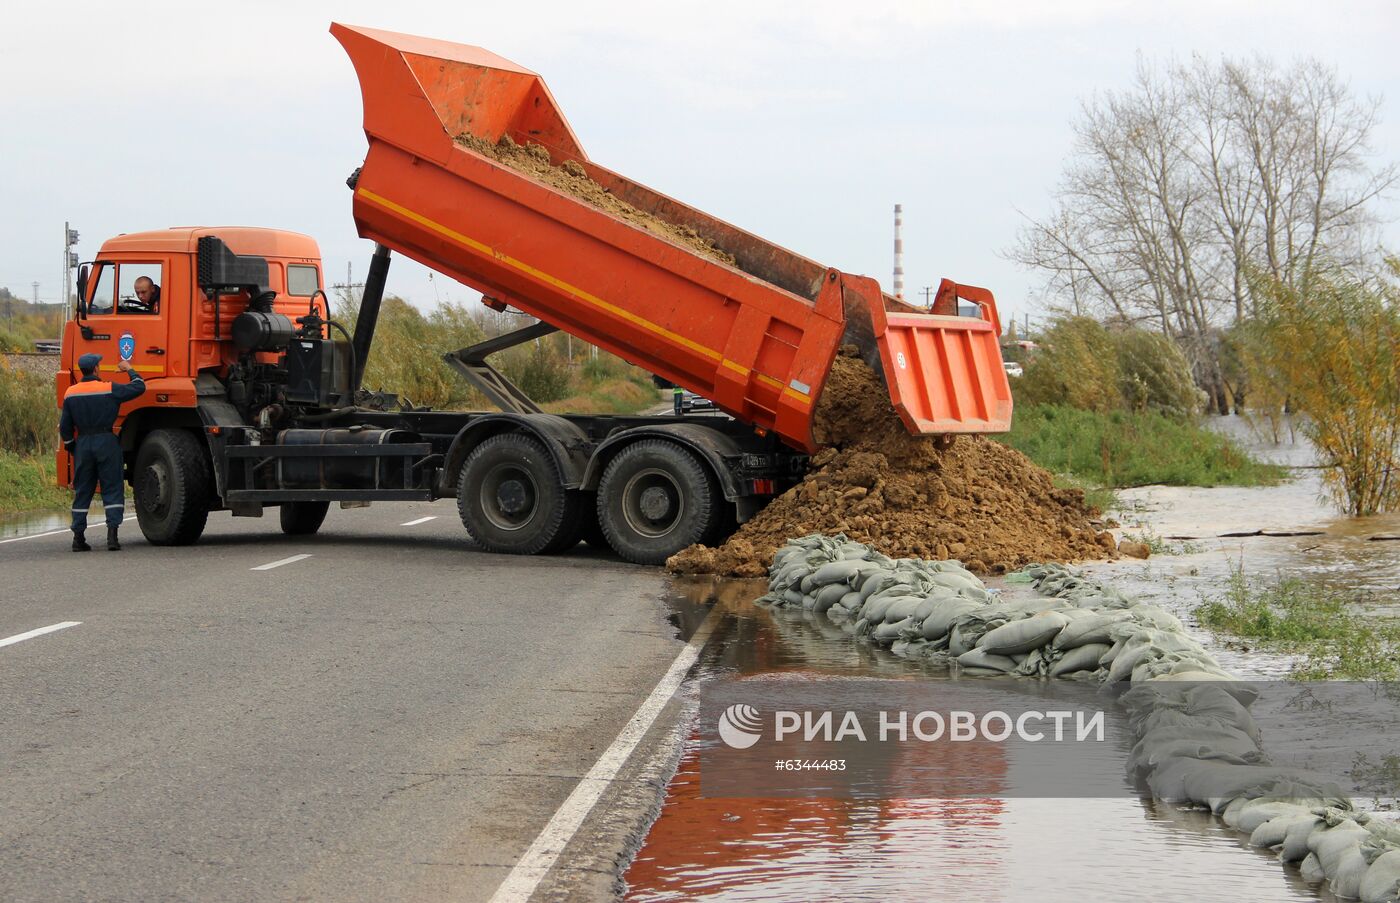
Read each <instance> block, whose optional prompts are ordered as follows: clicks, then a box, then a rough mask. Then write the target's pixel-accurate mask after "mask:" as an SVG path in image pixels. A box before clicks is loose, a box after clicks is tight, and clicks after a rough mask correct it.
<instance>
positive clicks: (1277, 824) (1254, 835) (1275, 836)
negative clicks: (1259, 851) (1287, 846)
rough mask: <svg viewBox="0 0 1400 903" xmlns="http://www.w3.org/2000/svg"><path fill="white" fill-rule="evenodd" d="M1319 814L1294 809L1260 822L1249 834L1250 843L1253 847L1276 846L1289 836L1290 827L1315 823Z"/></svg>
mask: <svg viewBox="0 0 1400 903" xmlns="http://www.w3.org/2000/svg"><path fill="white" fill-rule="evenodd" d="M1316 818H1317V816H1315V815H1313V814H1312V813H1311V812H1306V811H1297V810H1295V811H1293V812H1290V813H1287V814H1283V815H1276V816H1274V817H1273V818H1271V819H1269V820H1268V821H1265V822H1260V823H1259V824H1258V825H1257V826H1256V827H1255V828H1254V830H1253V831H1252V832H1250V835H1249V845H1250V846H1252V847H1267V848H1269V849H1273V848H1274V847H1277V846H1280V845H1282V844H1283V839H1284V838H1285V837H1287V836H1288V829H1289V828H1291V827H1293V826H1294V825H1296V824H1304V823H1306V824H1313V823H1315V820H1316Z"/></svg>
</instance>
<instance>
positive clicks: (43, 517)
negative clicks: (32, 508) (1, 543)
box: [0, 511, 70, 539]
mask: <svg viewBox="0 0 1400 903" xmlns="http://www.w3.org/2000/svg"><path fill="white" fill-rule="evenodd" d="M69 523H70V520H69V518H68V512H66V511H59V512H52V511H40V512H37V513H36V512H29V513H26V514H6V515H0V539H14V538H16V537H19V536H32V535H33V534H35V533H50V532H52V531H54V530H67V529H68V525H69Z"/></svg>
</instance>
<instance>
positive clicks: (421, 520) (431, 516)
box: [399, 514, 437, 527]
mask: <svg viewBox="0 0 1400 903" xmlns="http://www.w3.org/2000/svg"><path fill="white" fill-rule="evenodd" d="M430 520H437V515H436V514H429V515H428V516H427V517H420V518H418V519H417V520H411V521H409V522H408V523H406V524H399V526H400V527H416V526H418V525H419V524H426V523H427V522H428V521H430Z"/></svg>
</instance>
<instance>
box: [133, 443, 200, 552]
mask: <svg viewBox="0 0 1400 903" xmlns="http://www.w3.org/2000/svg"><path fill="white" fill-rule="evenodd" d="M210 482H211V475H210V467H209V453H208V452H206V451H205V450H204V446H203V445H201V444H200V442H199V440H198V439H196V438H195V436H194V434H193V433H191V432H189V431H187V430H174V429H166V430H155V431H153V432H152V433H151V434H150V435H149V436H147V437H146V439H145V441H144V442H142V443H141V448H140V450H139V451H138V452H137V453H136V469H135V471H134V472H133V474H132V495H133V496H134V500H135V502H136V522H137V523H138V524H140V525H141V533H142V534H144V535H145V537H146V540H147V541H148V542H150V543H151V545H155V546H186V545H190V544H191V543H193V542H194V541H195V540H197V539H199V536H200V534H201V533H203V532H204V524H205V522H206V521H207V520H208V519H209V490H210Z"/></svg>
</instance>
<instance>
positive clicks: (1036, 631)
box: [977, 611, 1069, 655]
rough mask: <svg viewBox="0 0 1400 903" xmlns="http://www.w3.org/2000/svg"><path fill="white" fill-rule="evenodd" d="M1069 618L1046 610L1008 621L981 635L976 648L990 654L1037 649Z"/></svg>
mask: <svg viewBox="0 0 1400 903" xmlns="http://www.w3.org/2000/svg"><path fill="white" fill-rule="evenodd" d="M1068 623H1069V618H1066V617H1065V616H1064V615H1062V614H1060V613H1059V612H1056V611H1047V612H1043V613H1041V614H1037V615H1034V616H1033V617H1029V618H1024V619H1022V620H1019V621H1009V622H1007V623H1006V624H1003V625H1001V626H1000V627H998V628H996V629H995V630H990V631H988V632H987V633H985V634H983V635H982V639H981V640H980V641H979V642H978V643H977V648H978V649H982V650H984V651H986V652H987V653H988V654H990V655H1015V654H1017V653H1023V652H1030V651H1031V650H1032V649H1039V648H1040V647H1041V646H1044V645H1045V644H1047V643H1049V642H1050V641H1051V640H1053V639H1054V638H1055V634H1057V633H1059V632H1060V631H1061V630H1063V629H1064V627H1065V625H1066V624H1068Z"/></svg>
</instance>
